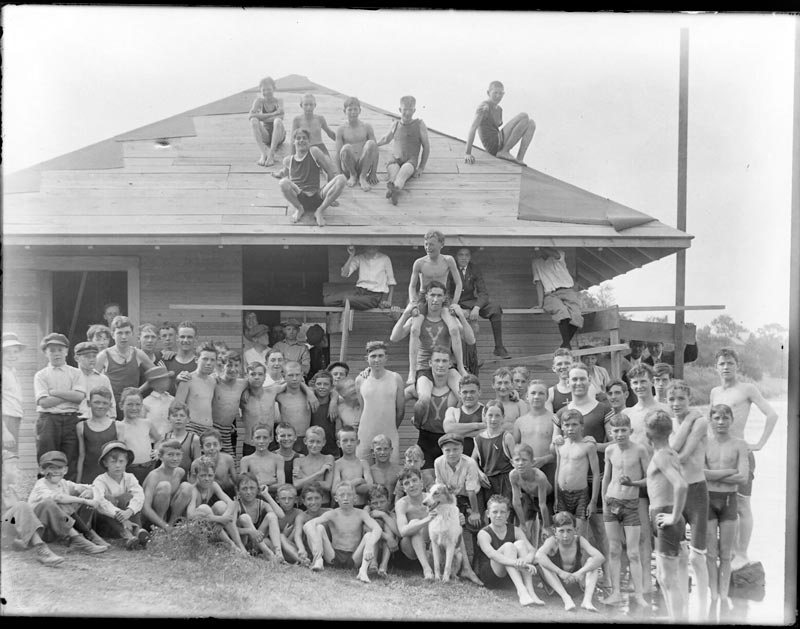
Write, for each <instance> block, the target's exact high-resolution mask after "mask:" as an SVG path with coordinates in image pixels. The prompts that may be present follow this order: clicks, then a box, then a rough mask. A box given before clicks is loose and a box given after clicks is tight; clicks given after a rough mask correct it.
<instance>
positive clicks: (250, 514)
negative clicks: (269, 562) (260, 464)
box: [236, 472, 285, 563]
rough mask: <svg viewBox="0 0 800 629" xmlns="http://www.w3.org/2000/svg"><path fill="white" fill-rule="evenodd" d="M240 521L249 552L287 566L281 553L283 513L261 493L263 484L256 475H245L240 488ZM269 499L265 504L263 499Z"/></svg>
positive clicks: (240, 528) (240, 479)
mask: <svg viewBox="0 0 800 629" xmlns="http://www.w3.org/2000/svg"><path fill="white" fill-rule="evenodd" d="M237 489H238V498H237V499H236V500H237V502H238V503H239V504H238V513H239V515H238V517H237V519H236V524H237V527H238V530H239V536H240V537H241V538H242V542H243V543H244V546H245V548H246V549H247V550H248V551H250V552H252V553H253V554H258V552H259V551H260V552H261V555H262V556H263V557H264V559H274V560H276V561H277V562H278V563H284V561H285V560H284V558H283V551H282V550H281V532H280V528H279V526H278V518H279V517H280V516H282V515H283V510H282V509H281V508H280V507H279V506H278V504H277V503H276V502H275V501H274V500H273V499H272V497H271V496H270V495H269V492H266V493H263V494H262V493H260V489H259V482H258V479H257V478H256V477H255V475H254V474H252V473H250V472H242V474H240V475H239V486H238V488H237ZM262 495H263V496H264V497H265V498H266V499H265V500H262V499H261V496H262Z"/></svg>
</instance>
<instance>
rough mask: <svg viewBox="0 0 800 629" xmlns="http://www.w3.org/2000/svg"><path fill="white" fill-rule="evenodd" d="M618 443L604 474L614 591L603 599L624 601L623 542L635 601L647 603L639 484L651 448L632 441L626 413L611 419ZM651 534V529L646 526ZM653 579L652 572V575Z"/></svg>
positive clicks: (613, 445)
mask: <svg viewBox="0 0 800 629" xmlns="http://www.w3.org/2000/svg"><path fill="white" fill-rule="evenodd" d="M610 430H611V436H612V438H613V439H614V442H613V443H611V444H609V446H608V448H606V450H605V461H606V465H605V473H604V474H603V486H602V497H603V520H604V521H605V527H606V536H607V537H608V547H609V556H608V562H607V564H606V565H607V566H608V571H609V572H610V580H611V594H610V595H609V596H608V597H606V598H605V600H603V604H605V605H616V604H617V603H621V602H622V595H621V594H620V570H621V557H622V544H623V541H624V542H625V546H626V548H627V554H628V561H629V565H630V570H631V581H632V582H633V591H634V601H635V602H636V604H637V605H639V606H641V607H646V606H647V601H645V599H644V597H643V596H642V587H643V586H642V562H641V559H640V557H639V538H640V536H641V535H642V527H641V520H640V519H639V487H642V486H644V483H645V482H646V480H645V479H646V475H647V466H648V464H649V463H650V456H649V454H648V452H647V449H646V448H645V447H644V446H643V445H641V444H639V443H634V442H632V441H631V440H630V434H631V422H630V420H629V419H628V417H627V416H626V415H614V416H613V417H612V418H611V422H610ZM644 534H645V535H649V534H650V531H649V529H647V528H646V529H645V531H644ZM648 579H649V575H648Z"/></svg>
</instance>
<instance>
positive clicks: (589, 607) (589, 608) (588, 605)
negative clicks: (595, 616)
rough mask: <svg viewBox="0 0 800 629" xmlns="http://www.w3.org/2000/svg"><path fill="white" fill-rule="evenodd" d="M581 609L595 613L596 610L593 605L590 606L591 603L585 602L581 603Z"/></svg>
mask: <svg viewBox="0 0 800 629" xmlns="http://www.w3.org/2000/svg"><path fill="white" fill-rule="evenodd" d="M581 609H585V610H586V611H587V612H596V611H597V608H596V607H595V606H594V605H592V604H591V602H589V603H586V602H583V603H581Z"/></svg>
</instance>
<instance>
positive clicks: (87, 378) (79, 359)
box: [73, 341, 117, 419]
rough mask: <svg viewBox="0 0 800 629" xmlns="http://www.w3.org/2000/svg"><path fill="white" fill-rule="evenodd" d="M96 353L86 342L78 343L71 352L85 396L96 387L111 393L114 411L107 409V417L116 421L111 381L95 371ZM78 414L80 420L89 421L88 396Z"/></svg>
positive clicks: (94, 348) (115, 406)
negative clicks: (79, 373) (78, 370)
mask: <svg viewBox="0 0 800 629" xmlns="http://www.w3.org/2000/svg"><path fill="white" fill-rule="evenodd" d="M98 353H99V349H98V347H97V345H95V344H94V343H89V342H87V341H84V342H82V343H78V344H77V345H76V346H75V349H74V350H73V354H74V356H75V362H76V363H77V364H78V369H80V371H81V383H82V384H83V387H84V388H85V389H86V392H87V394H88V392H89V391H92V390H93V389H96V388H97V387H102V388H105V389H108V390H109V391H111V402H112V408H113V409H114V410H113V412H112V411H111V409H109V416H110V417H113V418H114V419H116V418H117V414H116V409H117V403H116V400H114V391H113V389H112V388H111V381H110V380H109V379H108V376H106V375H105V374H104V373H100V372H99V371H97V370H96V369H95V366H96V365H97V354H98ZM78 413H79V415H80V417H81V419H89V418H90V417H91V416H92V413H91V410H90V409H89V399H88V395H87V397H85V398H83V400H82V401H81V406H80V410H79V411H78Z"/></svg>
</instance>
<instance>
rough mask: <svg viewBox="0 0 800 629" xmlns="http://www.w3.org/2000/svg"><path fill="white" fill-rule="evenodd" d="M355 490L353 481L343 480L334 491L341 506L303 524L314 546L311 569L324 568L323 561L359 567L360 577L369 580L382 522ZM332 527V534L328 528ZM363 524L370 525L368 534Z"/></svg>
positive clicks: (330, 563) (333, 564)
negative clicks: (357, 500)
mask: <svg viewBox="0 0 800 629" xmlns="http://www.w3.org/2000/svg"><path fill="white" fill-rule="evenodd" d="M355 495H356V492H355V490H354V489H353V487H352V486H351V485H350V483H348V482H346V481H344V482H342V483H340V484H339V485H338V486H337V487H336V490H335V492H334V497H335V499H336V502H337V503H338V504H339V506H338V507H337V508H335V509H331V510H330V511H327V512H325V513H323V514H322V515H320V516H319V517H317V518H314V519H313V520H309V521H308V522H306V523H305V525H303V530H304V531H305V534H306V536H307V538H308V541H309V545H310V546H311V553H312V563H311V569H312V570H314V571H319V570H322V569H323V563H324V562H327V563H328V565H330V566H333V567H335V568H354V567H357V568H358V577H357V578H358V580H359V581H363V582H364V583H369V575H368V574H367V570H368V568H369V564H370V562H371V561H372V558H373V557H374V556H375V545H376V544H377V543H378V540H380V538H381V533H382V532H383V531H382V529H381V525H380V524H378V523H377V522H376V521H375V520H374V519H372V517H371V516H370V515H369V514H368V513H366V512H364V511H363V510H362V509H356V508H355V505H354V504H353V501H354V499H355ZM325 524H328V525H329V527H330V538H329V537H328V532H327V530H326V528H325ZM364 527H367V528H368V529H369V532H367V533H366V534H365V533H364V532H363V529H364Z"/></svg>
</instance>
